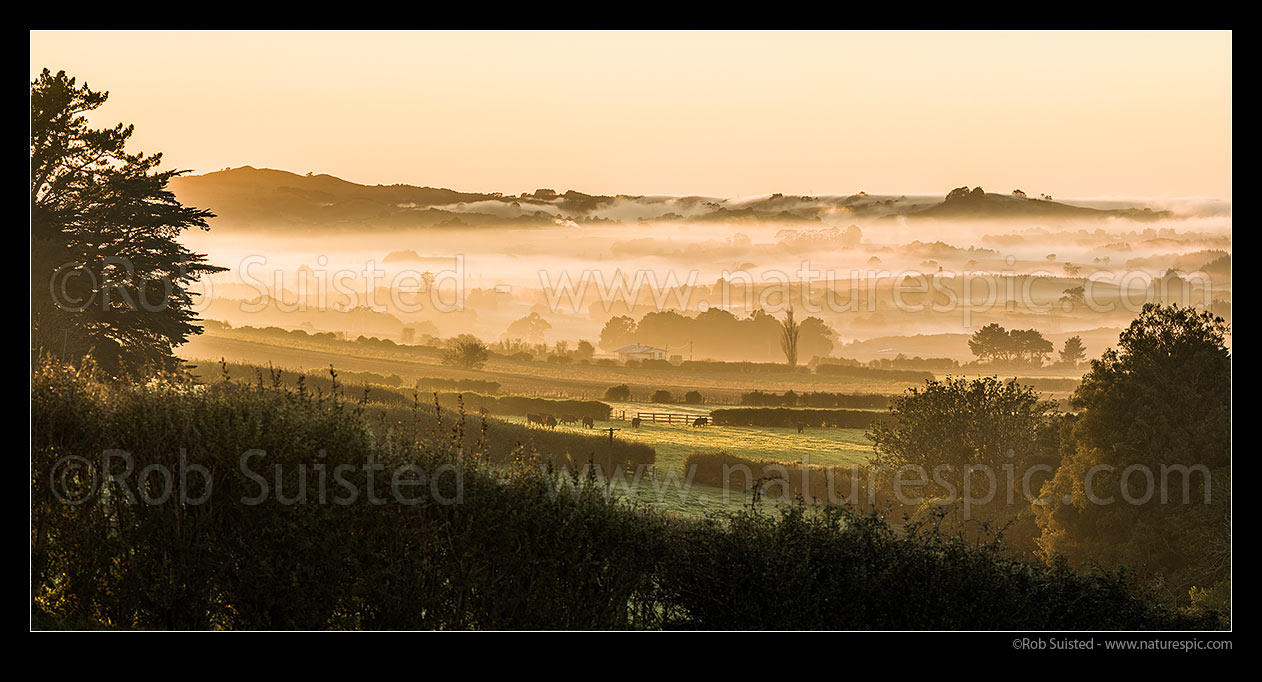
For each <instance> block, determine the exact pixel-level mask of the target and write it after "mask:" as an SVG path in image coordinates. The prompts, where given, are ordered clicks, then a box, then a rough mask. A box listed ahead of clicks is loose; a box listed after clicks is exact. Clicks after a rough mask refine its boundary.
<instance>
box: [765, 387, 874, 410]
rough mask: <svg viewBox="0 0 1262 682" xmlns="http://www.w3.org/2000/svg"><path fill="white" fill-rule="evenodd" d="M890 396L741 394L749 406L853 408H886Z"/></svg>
mask: <svg viewBox="0 0 1262 682" xmlns="http://www.w3.org/2000/svg"><path fill="white" fill-rule="evenodd" d="M889 404H890V399H889V396H883V395H871V394H848V393H827V392H823V391H811V392H810V393H798V392H796V391H792V390H789V391H785V392H784V393H764V392H763V391H758V390H754V391H750V392H749V393H742V394H741V405H745V406H749V407H799V406H801V407H846V408H852V409H884V408H886V407H889Z"/></svg>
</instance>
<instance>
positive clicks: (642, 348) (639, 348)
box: [614, 343, 666, 353]
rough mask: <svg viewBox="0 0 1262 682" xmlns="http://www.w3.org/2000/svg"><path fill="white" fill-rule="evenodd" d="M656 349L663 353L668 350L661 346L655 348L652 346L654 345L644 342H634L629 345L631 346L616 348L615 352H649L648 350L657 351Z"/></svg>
mask: <svg viewBox="0 0 1262 682" xmlns="http://www.w3.org/2000/svg"><path fill="white" fill-rule="evenodd" d="M655 350H656V351H661V352H663V353H665V352H666V351H665V350H663V349H661V348H654V347H652V346H646V345H644V344H642V343H633V344H631V345H629V346H623V347H622V348H619V349H618V350H616V351H614V352H615V353H648V352H651V351H655Z"/></svg>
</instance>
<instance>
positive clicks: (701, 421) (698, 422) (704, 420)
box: [692, 417, 710, 426]
mask: <svg viewBox="0 0 1262 682" xmlns="http://www.w3.org/2000/svg"><path fill="white" fill-rule="evenodd" d="M709 423H710V418H709V417H697V418H696V419H694V420H692V425H693V426H707V425H709Z"/></svg>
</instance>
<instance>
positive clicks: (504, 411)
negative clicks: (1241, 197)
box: [30, 31, 1233, 649]
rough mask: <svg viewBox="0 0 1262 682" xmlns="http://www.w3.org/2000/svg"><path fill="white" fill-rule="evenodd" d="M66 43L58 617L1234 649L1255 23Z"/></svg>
mask: <svg viewBox="0 0 1262 682" xmlns="http://www.w3.org/2000/svg"><path fill="white" fill-rule="evenodd" d="M85 38H91V39H90V40H85ZM101 41H105V42H107V43H109V44H110V45H113V46H116V47H115V48H114V49H110V50H106V51H102V50H100V49H98V46H99V43H100V42H101ZM155 54H162V55H164V57H163V58H162V59H155V58H154V55H155ZM30 67H31V202H32V204H31V206H32V208H31V232H32V234H31V268H32V302H31V318H32V319H31V337H32V355H31V363H32V379H31V381H32V415H33V416H32V481H33V483H32V528H33V532H32V538H33V539H32V550H31V551H32V584H33V587H32V628H33V629H99V628H105V629H163V630H165V629H262V630H273V629H279V630H321V629H352V630H357V629H386V630H445V629H472V630H484V629H490V630H604V629H649V630H679V629H689V630H821V629H822V630H887V631H888V630H1004V631H1010V632H1025V633H1049V632H1056V631H1062V632H1063V631H1070V630H1072V631H1078V632H1084V633H1097V632H1104V631H1135V630H1145V631H1148V630H1151V631H1158V630H1160V631H1180V632H1183V631H1205V630H1208V631H1221V630H1227V631H1229V630H1230V629H1231V601H1232V600H1231V597H1232V592H1231V556H1232V555H1231V490H1232V488H1231V452H1232V447H1231V444H1232V433H1231V424H1232V421H1231V417H1232V414H1231V378H1232V377H1231V359H1232V358H1231V353H1232V338H1231V331H1232V329H1231V325H1232V303H1233V296H1232V192H1231V34H1230V32H1212V31H1210V32H1193V31H1182V32H1180V31H1170V32H1163V31H1130V32H1114V31H1097V32H1073V31H1048V32H1042V31H1017V32H1005V31H974V32H967V31H954V32H952V31H943V32H935V31H921V32H899V31H890V32H885V31H799V32H794V31H786V32H781V31H500V32H481V31H362V32H360V31H139V32H127V31H103V32H87V33H84V32H62V31H33V32H32V33H31V63H30ZM120 122H121V123H120ZM141 152H143V153H141ZM154 472H157V473H156V474H155V473H154ZM100 538H108V542H106V543H105V544H100V542H101V541H100ZM839 605H841V606H839ZM1211 634H1213V635H1214V637H1217V636H1218V635H1221V634H1223V633H1221V632H1219V633H1211ZM1226 634H1227V635H1229V634H1230V633H1229V632H1228V633H1226ZM1188 636H1189V637H1190V635H1188ZM1208 636H1209V635H1206V637H1208ZM1009 641H1011V642H1012V644H1011V647H1013V648H1017V649H1022V648H1039V647H1038V646H1036V645H1034V644H1030V643H1031V642H1037V641H1044V645H1046V643H1047V641H1048V640H1046V639H1044V640H1038V639H1037V638H1036V639H1023V638H1018V639H1016V640H1012V639H1011V638H1008V639H1007V640H1004V646H1005V647H1007V646H1008V642H1009ZM1050 641H1052V643H1053V644H1055V643H1056V640H1054V639H1053V640H1050ZM1087 641H1088V640H1087V639H1082V638H1076V639H1073V638H1071V639H1065V640H1062V641H1060V642H1059V643H1060V644H1061V645H1062V646H1061V647H1059V648H1091V647H1089V646H1087ZM1110 641H1111V640H1110ZM1187 641H1192V640H1187ZM1196 641H1198V642H1200V643H1201V644H1200V645H1198V646H1197V647H1194V648H1208V649H1224V648H1226V649H1229V648H1230V644H1231V642H1230V640H1229V639H1222V638H1218V639H1215V640H1213V641H1210V640H1208V639H1206V640H1196ZM1103 643H1104V640H1099V639H1098V637H1097V639H1096V640H1092V641H1091V646H1095V647H1099V646H1103ZM1224 644H1225V646H1224ZM1202 645H1203V646H1202ZM1054 648H1056V647H1054Z"/></svg>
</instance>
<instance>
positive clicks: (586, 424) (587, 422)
mask: <svg viewBox="0 0 1262 682" xmlns="http://www.w3.org/2000/svg"><path fill="white" fill-rule="evenodd" d="M583 428H585V429H594V428H596V420H595V419H592V418H591V417H583Z"/></svg>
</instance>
